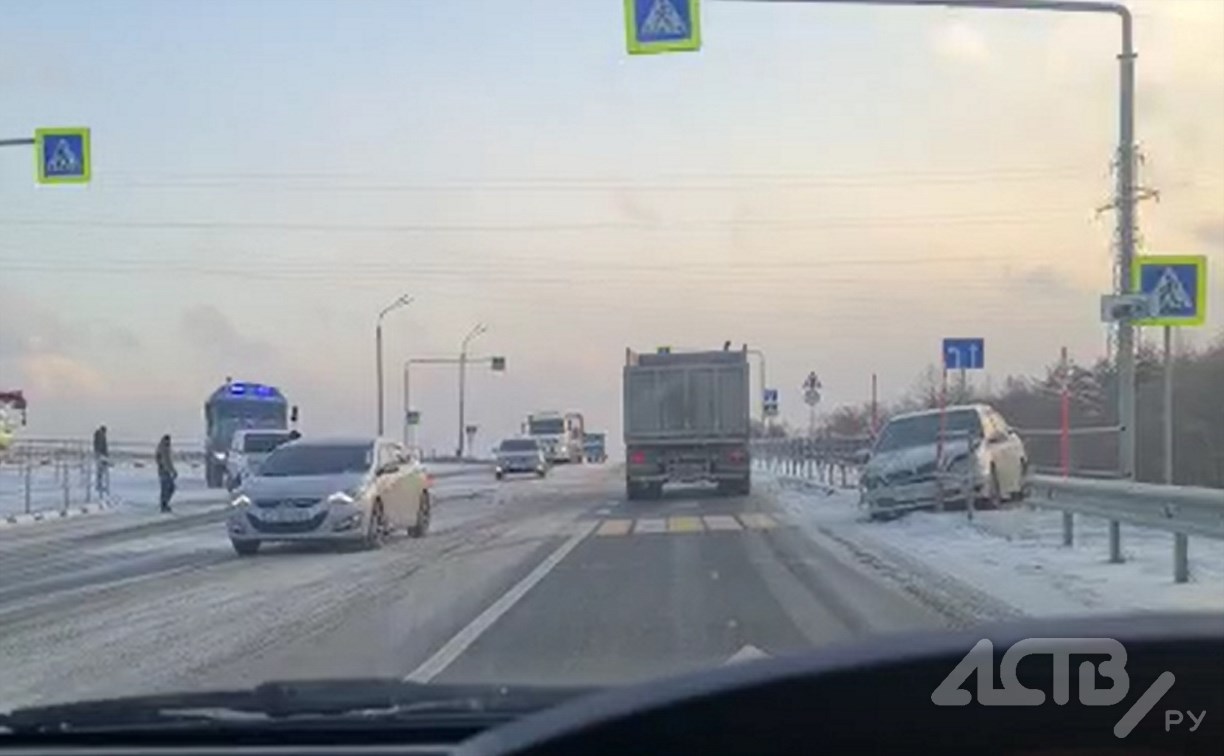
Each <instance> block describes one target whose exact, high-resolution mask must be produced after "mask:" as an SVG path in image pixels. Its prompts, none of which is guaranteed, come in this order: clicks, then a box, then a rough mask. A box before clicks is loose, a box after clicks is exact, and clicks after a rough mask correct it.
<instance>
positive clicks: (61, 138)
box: [34, 128, 90, 184]
mask: <svg viewBox="0 0 1224 756" xmlns="http://www.w3.org/2000/svg"><path fill="white" fill-rule="evenodd" d="M34 161H35V170H36V172H37V176H38V183H40V184H86V183H89V171H90V169H89V129H86V128H53V129H35V130H34Z"/></svg>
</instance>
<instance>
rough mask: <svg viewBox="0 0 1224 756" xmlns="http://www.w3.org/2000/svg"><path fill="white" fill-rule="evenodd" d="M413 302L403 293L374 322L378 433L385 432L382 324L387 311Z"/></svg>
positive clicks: (380, 312) (381, 311)
mask: <svg viewBox="0 0 1224 756" xmlns="http://www.w3.org/2000/svg"><path fill="white" fill-rule="evenodd" d="M410 304H412V297H410V296H408V295H407V294H403V295H401V296H400V298H399V299H397V300H395V301H394V302H392V303H391V304H389V305H387V306H386V307H384V308H382V310H380V311H379V313H378V319H377V320H376V321H375V323H374V372H375V373H377V378H376V381H375V382H376V384H377V389H376V391H377V393H378V423H377V425H378V435H380V436H381V435H382V434H383V428H384V425H383V336H382V324H383V318H385V317H387V313H389V312H391V311H392V310H397V309H399V308H401V307H407V306H408V305H410Z"/></svg>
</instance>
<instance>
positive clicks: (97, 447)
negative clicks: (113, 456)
mask: <svg viewBox="0 0 1224 756" xmlns="http://www.w3.org/2000/svg"><path fill="white" fill-rule="evenodd" d="M93 452H94V488H95V489H96V490H97V492H98V496H99V497H101V496H105V495H106V494H109V493H110V444H109V442H108V441H107V439H106V426H105V425H99V426H98V429H97V430H95V431H94V434H93Z"/></svg>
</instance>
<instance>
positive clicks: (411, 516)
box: [226, 438, 430, 556]
mask: <svg viewBox="0 0 1224 756" xmlns="http://www.w3.org/2000/svg"><path fill="white" fill-rule="evenodd" d="M429 520H430V496H429V478H428V476H427V475H426V473H425V469H424V468H423V467H422V466H421V464H420V462H419V461H418V460H416V459H415V458H414V457H412V456H411V455H409V454H408V453H407V452H406V451H405V449H404V447H403V446H401V445H400V444H398V443H396V442H394V441H390V440H387V439H382V438H356V439H352V438H350V439H310V440H305V439H302V440H298V441H292V442H290V443H287V444H285V445H283V446H281V447H279V448H277V449H276V450H275V451H274V452H272V453H271V454H270V455H269V456H268V458H267V459H266V460H264V463H263V464H262V465H261V466H260V468H259V469H258V470H257V471H256V472H255V474H253V475H251V476H250V477H248V478H247V479H246V480H245V481H243V483H242V486H241V487H240V488H239V490H238V491H237V495H236V496H235V497H234V500H233V502H232V511H231V512H230V515H229V518H228V520H227V524H226V526H227V528H228V530H229V537H230V542H231V543H232V544H233V545H234V550H235V551H237V552H238V553H239V554H240V555H243V556H247V555H250V554H254V553H255V552H256V551H258V550H259V547H260V545H261V544H263V543H264V542H267V541H330V542H337V543H352V544H358V545H363V546H365V547H367V548H377V547H378V546H380V545H381V544H382V543H383V541H384V540H385V539H386V537H387V536H388V535H390V534H391V533H393V532H396V531H407V533H408V535H410V536H412V537H414V538H420V537H422V536H424V535H425V534H426V533H427V532H428V530H429Z"/></svg>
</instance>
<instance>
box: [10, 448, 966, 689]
mask: <svg viewBox="0 0 1224 756" xmlns="http://www.w3.org/2000/svg"><path fill="white" fill-rule="evenodd" d="M620 475H621V472H620V471H619V470H618V469H616V468H614V467H611V466H598V467H597V466H585V467H575V468H560V469H558V470H556V471H555V472H554V474H553V475H551V476H550V477H549V478H547V479H545V480H535V479H531V478H522V479H515V480H509V481H506V482H505V483H502V484H494V483H493V482H492V480H491V477H492V476H491V475H490V474H489V472H488V470H487V469H477V470H475V471H472V472H470V473H467V474H464V475H460V476H457V477H450V478H446V479H443V480H439V481H438V490H437V492H436V501H437V502H438V505H437V507H436V510H435V518H434V523H433V525H434V528H433V530H432V532H431V533H430V535H429V536H428V537H426V538H424V539H421V540H413V539H407V538H403V539H398V540H395V541H393V542H392V543H390V544H388V545H387V546H386V547H384V548H383V549H382V550H380V551H377V552H357V553H352V552H348V553H336V552H332V551H327V550H323V549H317V548H308V547H292V548H289V547H282V548H270V549H265V550H263V551H261V552H260V554H259V555H258V556H257V557H255V558H251V559H240V558H238V557H236V556H235V555H234V554H233V552H232V551H231V550H230V547H229V543H228V540H227V539H226V536H225V533H224V529H223V526H222V525H221V522H220V520H221V518H222V517H223V513H217V512H216V511H215V510H212V509H211V508H209V507H207V506H200V507H198V508H196V509H194V510H192V511H184V512H181V513H179V514H177V515H175V516H173V517H170V518H161V519H159V518H156V517H152V516H147V515H145V516H139V517H138V516H134V515H133V516H127V515H103V516H98V517H96V518H82V519H81V520H80V521H79V522H63V523H51V524H46V525H40V526H31V527H30V528H26V529H22V532H18V530H19V529H13V530H11V531H7V532H4V531H0V710H3V709H6V708H10V707H12V706H15V705H21V704H29V703H35V702H50V701H62V700H73V699H79V698H93V697H105V696H115V695H124V694H134V693H144V692H153V691H159V692H161V691H173V690H195V689H201V688H217V687H233V686H247V685H253V684H256V683H259V682H263V681H265V680H270V679H286V678H298V679H301V678H315V677H341V676H343V677H357V676H368V675H377V676H393V677H406V678H408V679H414V680H440V681H459V680H462V681H480V682H496V683H514V682H546V683H560V684H585V685H589V684H604V683H616V682H621V681H628V680H640V679H645V678H649V677H654V676H658V675H662V674H667V673H672V672H680V671H684V670H689V669H695V668H700V667H705V666H710V665H716V664H722V663H725V662H727V661H728V660H730V659H732V658H733V657H734V658H750V657H752V656H757V655H761V654H769V655H777V654H784V653H788V652H793V651H799V650H803V649H808V648H812V647H814V646H819V645H824V644H828V643H835V642H841V641H848V640H853V639H854V638H856V637H862V636H864V635H867V634H872V633H877V632H889V631H896V630H908V629H913V628H922V627H932V626H939V625H941V624H942V623H943V620H942V619H941V617H940V615H939V614H937V613H936V612H935V611H934V610H933V609H930V608H927V607H926V606H924V605H920V604H918V603H916V602H915V601H913V600H911V599H910V598H909V597H907V596H905V595H903V594H902V593H900V592H899V591H897V590H896V589H895V588H893V587H891V586H890V585H888V584H885V583H882V582H879V581H877V580H876V579H874V578H872V577H871V576H870V575H869V574H867V573H865V572H863V571H861V570H858V569H855V568H854V567H852V566H849V563H848V562H846V561H845V560H844V558H841V557H839V556H838V555H837V554H834V553H832V552H830V551H828V550H826V548H825V547H822V546H819V545H818V544H817V543H816V542H814V541H811V540H809V539H807V538H806V537H805V536H804V535H803V533H802V532H801V531H800V530H799V529H797V528H795V527H792V526H791V525H790V524H789V523H788V521H787V520H786V517H785V516H784V515H783V513H782V512H781V511H780V510H779V509H778V508H777V507H776V506H775V505H774V503H773V501H772V498H771V495H770V494H769V493H768V492H758V493H755V494H753V495H752V496H748V497H722V496H718V495H716V494H714V493H713V492H712V491H707V490H700V489H693V490H682V491H675V492H672V491H669V492H668V494H667V495H666V496H665V498H664V499H663V500H661V501H654V502H632V503H630V502H626V501H625V500H624V494H623V482H622V480H621V477H620Z"/></svg>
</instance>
